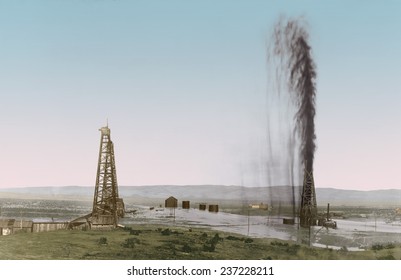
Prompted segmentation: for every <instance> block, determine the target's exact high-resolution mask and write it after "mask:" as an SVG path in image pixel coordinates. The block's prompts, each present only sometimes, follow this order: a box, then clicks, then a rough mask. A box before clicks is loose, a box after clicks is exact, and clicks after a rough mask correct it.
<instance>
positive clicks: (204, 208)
mask: <svg viewBox="0 0 401 280" xmlns="http://www.w3.org/2000/svg"><path fill="white" fill-rule="evenodd" d="M199 210H201V211H205V210H206V203H200V204H199Z"/></svg>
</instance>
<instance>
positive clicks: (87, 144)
mask: <svg viewBox="0 0 401 280" xmlns="http://www.w3.org/2000/svg"><path fill="white" fill-rule="evenodd" d="M400 14H401V2H400V1H385V2H382V1H273V0H272V1H252V0H251V1H239V0H238V1H235V0H233V1H124V0H120V1H106V0H81V1H78V0H77V1H50V0H48V1H44V0H43V1H27V0H26V1H22V0H21V1H11V0H10V1H5V0H0V97H1V101H0V128H1V130H2V137H1V138H0V146H1V147H2V156H1V161H0V170H1V179H0V187H14V186H52V185H55V186H62V185H86V186H91V185H93V184H94V182H95V175H96V164H97V153H98V146H99V139H100V134H99V132H98V131H97V129H98V128H100V127H101V126H102V125H104V124H105V122H106V118H108V119H109V123H110V128H111V131H112V138H113V141H114V142H115V151H116V163H117V175H118V180H119V184H120V185H147V184H227V185H230V184H234V185H238V184H241V182H243V183H244V184H246V185H264V184H265V182H263V179H262V180H259V179H252V177H255V178H256V177H257V178H260V177H261V176H259V175H260V174H258V172H259V171H258V170H259V168H258V167H257V166H256V167H255V166H254V164H253V162H255V161H257V160H258V159H255V157H257V153H258V151H260V150H262V148H261V147H259V146H258V145H263V141H264V135H263V133H264V132H263V131H264V129H265V123H264V121H265V111H266V108H265V105H264V104H265V96H266V88H267V81H268V79H267V71H266V68H267V67H266V45H267V43H268V40H269V37H270V31H271V29H272V27H273V25H274V23H275V22H276V21H277V19H278V18H279V16H280V15H286V16H288V17H293V16H295V17H299V16H303V17H304V18H305V19H306V20H307V21H308V23H309V30H310V35H311V37H310V43H311V46H312V48H313V55H314V58H315V62H316V65H317V71H318V79H317V90H318V92H317V117H316V123H317V127H316V133H317V145H318V149H317V152H316V161H315V181H316V185H317V186H318V187H339V188H353V189H377V188H401V172H400V167H401V110H400V107H401V83H400V81H399V80H400V78H401V76H400V72H401V71H400V66H401V31H400V28H401V17H400ZM244 166H245V167H244ZM244 172H245V173H247V176H246V178H245V179H244V174H243V173H244ZM262 177H263V176H262ZM244 180H245V181H244Z"/></svg>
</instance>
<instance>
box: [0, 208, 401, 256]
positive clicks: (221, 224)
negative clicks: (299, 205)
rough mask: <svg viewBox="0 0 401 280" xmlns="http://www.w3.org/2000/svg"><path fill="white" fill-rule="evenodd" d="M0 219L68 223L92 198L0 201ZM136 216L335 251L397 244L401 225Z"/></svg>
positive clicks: (144, 212)
mask: <svg viewBox="0 0 401 280" xmlns="http://www.w3.org/2000/svg"><path fill="white" fill-rule="evenodd" d="M0 202H1V207H0V210H1V211H0V217H1V218H14V219H23V220H33V221H36V222H46V221H57V222H62V221H70V220H72V219H75V218H77V217H80V216H83V215H86V214H88V213H90V212H91V203H90V202H75V201H43V200H31V201H27V200H1V201H0ZM131 210H136V212H135V213H134V214H127V217H126V218H124V219H121V220H120V223H121V224H126V225H129V224H143V223H151V224H162V225H165V226H187V227H206V228H210V229H215V230H220V231H225V232H228V233H238V234H242V235H247V236H249V237H266V238H277V239H281V240H293V241H296V242H299V243H305V244H311V245H313V246H316V247H325V248H333V249H345V248H347V250H363V249H365V248H367V247H371V246H372V245H374V244H388V243H401V223H400V222H399V221H398V222H392V223H386V222H385V219H384V218H376V219H375V218H372V217H370V218H352V219H337V220H335V221H336V222H337V227H338V228H337V229H326V228H322V227H317V226H315V227H311V230H310V231H309V229H305V228H298V225H297V224H295V225H284V224H283V218H285V217H279V216H267V215H265V216H246V215H238V214H230V213H225V212H221V211H220V212H217V213H213V212H209V211H200V210H198V209H181V208H177V209H175V210H173V209H168V208H155V209H152V210H150V207H149V206H138V205H135V206H132V209H131Z"/></svg>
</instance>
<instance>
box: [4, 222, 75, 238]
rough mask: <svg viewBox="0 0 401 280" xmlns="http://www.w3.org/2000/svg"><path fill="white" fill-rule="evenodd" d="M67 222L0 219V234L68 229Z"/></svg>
mask: <svg viewBox="0 0 401 280" xmlns="http://www.w3.org/2000/svg"><path fill="white" fill-rule="evenodd" d="M68 227H69V223H68V222H33V221H23V220H16V219H2V220H0V235H10V234H14V233H18V232H44V231H53V230H59V229H68Z"/></svg>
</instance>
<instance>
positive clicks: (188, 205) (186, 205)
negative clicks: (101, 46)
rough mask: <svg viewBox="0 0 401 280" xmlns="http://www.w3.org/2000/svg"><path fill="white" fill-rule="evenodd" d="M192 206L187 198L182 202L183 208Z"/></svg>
mask: <svg viewBox="0 0 401 280" xmlns="http://www.w3.org/2000/svg"><path fill="white" fill-rule="evenodd" d="M189 207H190V202H189V201H187V200H185V201H183V202H182V209H189Z"/></svg>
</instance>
